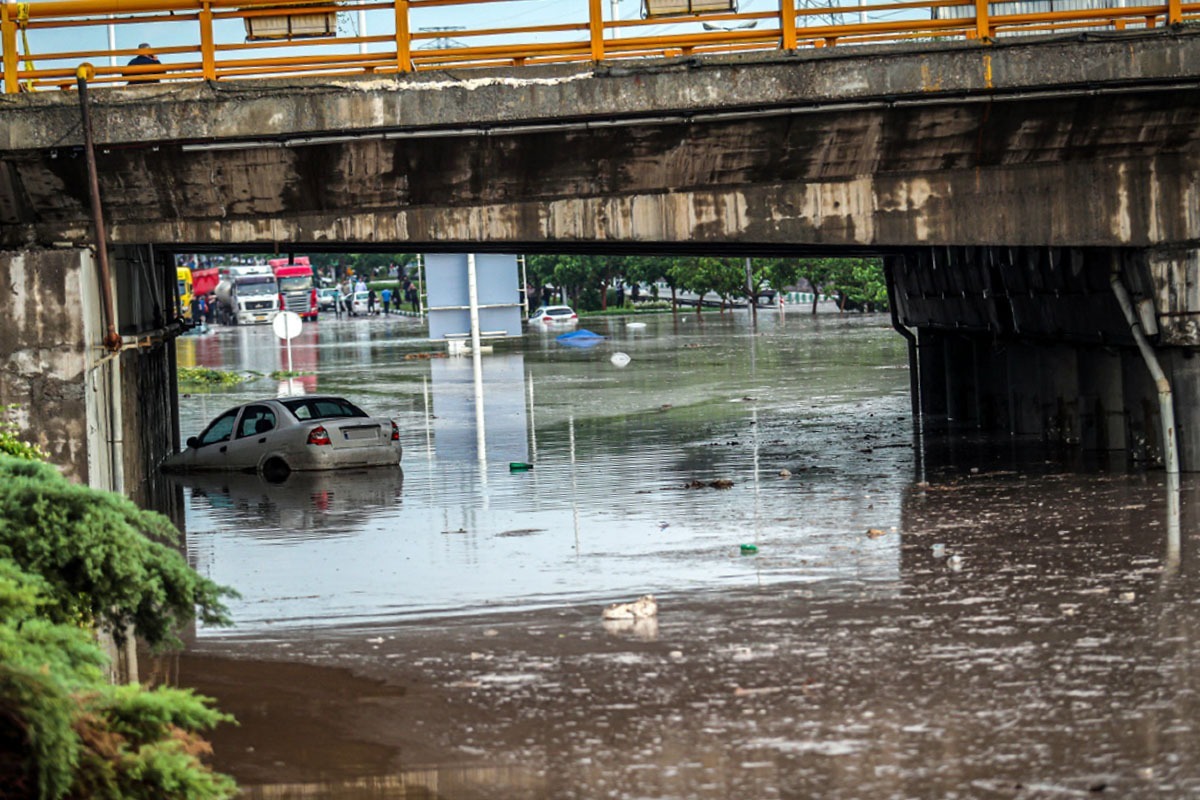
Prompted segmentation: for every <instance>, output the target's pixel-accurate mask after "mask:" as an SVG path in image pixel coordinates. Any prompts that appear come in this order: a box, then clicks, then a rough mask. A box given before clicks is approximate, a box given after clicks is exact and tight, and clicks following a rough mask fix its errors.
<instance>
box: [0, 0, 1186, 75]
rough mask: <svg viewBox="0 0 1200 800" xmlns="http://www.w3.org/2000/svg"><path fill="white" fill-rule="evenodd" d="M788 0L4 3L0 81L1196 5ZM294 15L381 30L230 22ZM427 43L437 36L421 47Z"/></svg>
mask: <svg viewBox="0 0 1200 800" xmlns="http://www.w3.org/2000/svg"><path fill="white" fill-rule="evenodd" d="M795 1H796V0H782V2H781V4H780V6H779V8H778V10H775V11H760V12H754V13H714V14H705V15H695V16H685V17H669V18H662V17H654V18H649V19H635V20H613V19H607V18H605V17H604V16H603V11H604V8H603V6H604V5H605V4H604V3H603V0H558V2H556V3H555V4H554V5H553V7H552V9H553V12H554V13H556V14H558V15H559V17H557V18H555V19H545V20H543V21H541V22H540V23H538V24H529V25H512V24H503V23H500V24H491V25H488V24H487V23H486V22H476V23H475V25H476V26H477V27H467V26H463V27H461V28H458V27H456V28H455V29H454V30H453V32H452V36H453V40H447V37H446V31H445V30H422V29H421V28H420V27H419V25H417V24H414V23H415V21H416V20H417V19H418V18H419V17H420V16H421V15H426V16H428V15H430V14H431V13H432V12H435V11H439V10H441V11H442V13H445V11H444V10H445V9H452V8H458V9H459V10H460V11H462V12H463V13H464V14H467V15H470V16H469V17H467V18H468V19H484V18H486V16H487V14H485V13H483V10H488V11H490V12H493V13H494V12H496V11H497V9H498V8H500V7H504V6H508V7H517V6H520V4H521V3H522V0H361V1H360V0H349V2H331V0H286V4H285V5H281V4H280V0H207V2H205V1H204V0H47V1H46V2H31V3H15V2H2V3H0V52H2V55H3V69H4V91H5V92H6V93H13V92H18V91H36V90H42V89H52V88H71V87H72V86H73V85H74V75H75V69H76V67H77V66H78V65H79V64H80V63H83V62H88V63H91V64H92V65H93V66H94V67H95V73H96V77H95V79H94V81H93V85H98V86H103V85H106V84H107V85H125V84H137V83H142V82H150V81H155V82H158V81H166V82H179V81H198V80H232V79H244V78H268V77H287V76H297V75H326V76H338V75H354V74H363V73H395V72H411V71H416V70H431V69H448V68H454V69H463V68H471V67H496V66H520V65H526V64H545V63H551V62H560V63H561V62H596V61H601V60H611V59H623V58H652V57H671V56H683V55H693V54H708V53H721V52H744V51H749V50H780V49H782V50H794V49H797V48H802V47H828V46H833V45H839V46H842V45H847V44H865V43H879V42H889V41H891V42H896V41H911V40H918V39H927V40H937V39H945V38H967V39H977V40H984V41H988V40H991V39H994V38H996V37H998V36H1012V35H1021V34H1032V33H1052V32H1058V31H1065V30H1097V29H1108V30H1124V29H1130V28H1152V27H1156V26H1162V25H1176V24H1180V23H1183V22H1186V21H1193V20H1196V19H1197V18H1198V17H1200V2H1191V3H1187V2H1183V0H1168V1H1167V2H1165V3H1161V4H1149V5H1138V6H1126V7H1123V8H1107V7H1101V6H1103V5H1105V3H1103V2H1102V0H1097V2H1096V3H1095V7H1084V8H1074V9H1068V10H1054V11H1051V10H1049V8H1050V4H1049V3H1038V2H1015V0H999V1H997V2H991V3H989V2H987V0H923V1H922V2H904V1H902V2H883V1H882V0H876V1H875V2H871V1H870V0H859V2H858V4H856V5H846V6H833V7H828V8H814V7H812V6H811V5H809V4H806V5H805V6H803V7H799V8H797V7H796V6H795V5H794V3H795ZM837 1H838V2H841V0H837ZM846 1H847V2H853V0H846ZM1130 1H1131V2H1135V1H1136V0H1130ZM527 5H528V4H526V6H527ZM1076 5H1090V4H1082V3H1076ZM1043 6H1045V8H1046V10H1042V7H1043ZM296 14H303V15H308V16H310V17H314V18H324V19H326V20H332V19H344V18H345V15H347V14H349V15H351V16H352V17H353V15H358V14H361V15H369V18H370V19H371V20H372V21H373V25H372V27H374V28H376V30H377V31H378V32H376V33H373V34H367V33H366V32H365V31H357V32H355V33H353V34H351V35H341V34H339V33H338V32H337V31H334V33H333V34H332V35H331V34H328V33H326V34H323V35H318V36H315V37H314V38H303V39H296V38H293V39H287V38H285V39H279V40H265V41H264V40H249V39H247V38H244V36H242V35H241V34H242V33H243V30H245V29H247V26H248V25H258V24H260V23H262V24H268V23H270V22H272V21H275V20H278V19H280V18H286V17H288V16H290V15H296ZM330 15H332V16H330ZM520 16H521V17H522V18H524V17H526V16H528V14H522V15H520ZM360 18H363V19H366V18H367V17H366V16H361V17H360ZM292 19H297V18H296V17H294V16H293V17H292ZM247 20H250V21H251V22H249V23H248V22H247ZM130 26H136V27H134V28H132V29H131V27H130ZM115 30H120V31H121V32H122V36H123V37H125V38H129V37H134V38H136V39H137V40H140V41H147V42H154V41H156V40H157V41H158V42H159V45H158V46H157V47H156V48H155V52H156V53H157V55H158V56H159V57H160V58H161V59H162V63H161V64H160V65H154V64H151V65H145V66H128V65H127V61H128V60H130V59H131V58H132V57H133V56H134V55H136V52H137V51H136V49H135V48H132V47H122V48H118V47H115V46H113V44H112V42H113V41H114V38H115V37H114V36H113V33H112V32H113V31H115ZM126 31H129V32H128V33H126ZM98 39H102V40H104V41H100V42H99V43H97V40H98ZM434 43H438V44H440V45H443V46H440V47H437V48H432V47H431V45H432V44H434ZM105 62H108V63H107V65H106V64H105Z"/></svg>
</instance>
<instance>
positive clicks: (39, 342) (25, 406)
mask: <svg viewBox="0 0 1200 800" xmlns="http://www.w3.org/2000/svg"><path fill="white" fill-rule="evenodd" d="M91 269H92V261H91V254H90V253H89V252H87V251H84V250H76V249H69V250H30V251H25V252H20V253H13V252H4V253H0V319H2V320H4V322H3V324H2V325H0V403H2V404H13V403H15V404H19V405H20V407H21V409H20V417H19V422H20V424H21V427H22V429H23V436H24V438H26V439H27V440H28V441H31V442H34V443H36V444H38V445H40V446H42V447H43V448H45V449H46V450H47V451H48V452H49V453H50V456H51V459H52V460H53V462H54V463H55V464H57V465H59V466H60V467H62V469H63V471H64V472H65V473H66V475H67V476H68V477H70V478H71V479H73V480H76V481H80V482H85V483H86V482H87V480H88V475H89V466H88V433H89V425H88V417H89V415H88V399H87V390H88V386H89V375H88V372H89V368H90V363H91V358H90V354H89V352H88V347H87V344H86V342H87V331H88V328H89V327H90V326H89V322H88V311H87V305H86V303H87V299H88V297H87V292H86V289H85V278H84V273H86V272H87V271H89V270H91Z"/></svg>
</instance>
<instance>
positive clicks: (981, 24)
mask: <svg viewBox="0 0 1200 800" xmlns="http://www.w3.org/2000/svg"><path fill="white" fill-rule="evenodd" d="M989 27H990V26H989V25H988V0H975V36H976V37H978V38H979V40H980V41H983V42H986V41H987V40H988V39H990V38H991V36H992V34H991V30H989Z"/></svg>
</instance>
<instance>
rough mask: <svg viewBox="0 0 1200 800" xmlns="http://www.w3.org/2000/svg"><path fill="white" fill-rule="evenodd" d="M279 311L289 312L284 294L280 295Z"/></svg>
mask: <svg viewBox="0 0 1200 800" xmlns="http://www.w3.org/2000/svg"><path fill="white" fill-rule="evenodd" d="M279 310H280V311H287V303H285V302H284V300H283V295H282V294H280V295H279Z"/></svg>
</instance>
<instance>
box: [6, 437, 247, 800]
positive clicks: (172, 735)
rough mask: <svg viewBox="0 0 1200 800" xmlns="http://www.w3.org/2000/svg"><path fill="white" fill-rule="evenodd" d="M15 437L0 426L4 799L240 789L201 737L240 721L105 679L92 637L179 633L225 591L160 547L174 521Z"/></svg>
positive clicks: (202, 702) (167, 797)
mask: <svg viewBox="0 0 1200 800" xmlns="http://www.w3.org/2000/svg"><path fill="white" fill-rule="evenodd" d="M15 433H16V432H15V426H13V425H11V424H6V425H3V426H0V453H4V454H2V455H0V798H3V800H8V798H37V799H38V800H59V799H60V798H111V800H118V798H120V799H124V798H135V799H142V798H144V800H152V799H153V800H176V799H178V800H185V798H186V800H222V799H223V798H231V797H233V796H234V795H235V794H236V786H235V785H234V783H233V781H232V779H230V778H229V777H227V776H225V775H221V774H219V773H215V772H213V771H212V770H211V769H210V768H209V767H208V766H207V765H205V764H204V763H203V761H202V757H203V756H205V755H207V754H208V753H209V752H210V748H209V746H208V744H207V742H205V741H204V740H203V739H202V738H201V737H200V732H202V731H205V730H208V729H211V728H212V727H214V726H216V725H217V724H218V723H220V722H226V721H231V718H230V717H228V716H227V715H225V714H222V713H220V712H219V711H217V710H215V709H213V708H212V707H211V701H209V700H208V699H206V698H203V697H200V696H198V695H196V694H194V693H193V692H191V691H190V690H181V689H174V688H169V687H159V688H156V689H146V688H143V687H141V686H138V685H136V684H132V685H128V686H112V685H110V684H108V683H107V682H106V679H105V675H104V672H103V666H104V661H105V659H104V655H103V654H102V652H101V650H100V647H99V646H98V645H97V644H96V641H95V637H94V635H93V632H92V628H93V627H94V626H97V625H103V626H106V627H109V628H111V629H112V631H113V633H114V635H115V636H116V637H120V636H122V635H123V634H124V632H125V628H126V626H131V627H132V628H133V630H134V632H135V633H136V634H137V635H139V636H142V637H143V638H145V639H146V640H147V641H148V642H150V643H152V644H164V643H172V642H176V641H177V639H176V638H175V636H174V627H175V626H177V625H179V624H183V623H185V622H190V621H191V620H192V619H193V616H194V612H195V610H196V609H199V612H200V617H201V618H202V619H204V620H205V621H206V622H210V623H222V622H224V621H226V616H225V609H224V608H223V606H222V605H221V602H220V598H221V596H222V595H223V594H229V593H230V592H228V590H225V589H222V588H221V587H218V586H216V585H215V584H213V583H211V582H209V581H207V580H205V579H204V578H201V577H200V576H199V575H197V574H196V573H195V572H193V571H192V570H191V569H190V568H189V567H188V566H187V564H186V562H185V561H184V559H183V557H182V556H181V555H180V554H179V553H177V552H175V551H174V550H172V549H170V548H169V547H167V546H166V545H165V544H163V543H162V542H163V541H167V540H170V539H172V538H173V537H174V535H175V531H174V529H173V528H172V527H171V525H170V523H169V522H168V521H167V520H166V518H164V517H162V516H161V515H158V514H154V513H152V512H147V511H143V510H141V509H139V508H137V506H135V505H133V504H132V503H130V502H129V501H128V500H126V499H124V498H122V497H119V496H117V495H113V494H110V493H107V492H100V491H97V490H94V489H89V488H87V487H82V486H75V485H73V484H71V483H69V482H68V481H67V480H66V479H65V478H63V477H62V476H61V475H60V474H59V473H58V472H57V470H55V469H53V468H52V467H50V466H49V465H47V464H43V463H40V461H37V460H35V459H38V458H39V457H40V454H39V453H37V452H36V451H31V450H22V449H21V448H18V447H14V441H17V440H16V436H15ZM14 452H16V455H15V456H14V455H11V454H12V453H14ZM149 536H153V537H156V538H157V539H158V540H159V541H153V540H151V539H150V538H148V537H149Z"/></svg>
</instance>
